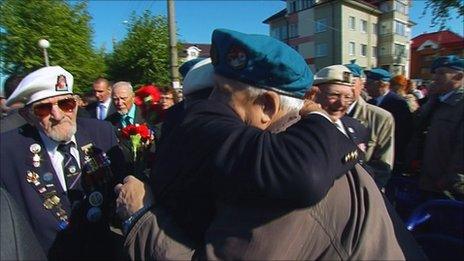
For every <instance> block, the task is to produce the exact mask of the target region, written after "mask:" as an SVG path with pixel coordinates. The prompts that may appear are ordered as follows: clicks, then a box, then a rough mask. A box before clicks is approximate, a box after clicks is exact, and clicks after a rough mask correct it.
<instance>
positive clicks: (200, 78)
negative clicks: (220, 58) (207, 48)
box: [182, 58, 214, 96]
mask: <svg viewBox="0 0 464 261" xmlns="http://www.w3.org/2000/svg"><path fill="white" fill-rule="evenodd" d="M212 87H214V68H213V65H212V64H211V59H210V58H208V59H204V60H203V61H200V62H198V63H197V64H195V65H194V66H193V67H192V68H191V69H190V70H189V72H188V73H187V75H186V76H185V79H184V86H183V88H182V89H183V94H184V95H185V96H187V95H189V94H191V93H194V92H196V91H199V90H203V89H206V88H212Z"/></svg>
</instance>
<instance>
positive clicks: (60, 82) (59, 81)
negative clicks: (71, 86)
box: [55, 74, 68, 91]
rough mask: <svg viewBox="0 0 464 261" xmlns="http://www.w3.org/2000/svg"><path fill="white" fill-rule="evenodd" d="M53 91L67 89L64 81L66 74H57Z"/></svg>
mask: <svg viewBox="0 0 464 261" xmlns="http://www.w3.org/2000/svg"><path fill="white" fill-rule="evenodd" d="M55 91H68V83H67V82H66V76H64V75H63V74H60V75H58V77H57V79H56V84H55Z"/></svg>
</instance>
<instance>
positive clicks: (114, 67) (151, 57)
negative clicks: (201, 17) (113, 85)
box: [108, 10, 170, 85]
mask: <svg viewBox="0 0 464 261" xmlns="http://www.w3.org/2000/svg"><path fill="white" fill-rule="evenodd" d="M108 65H109V75H110V76H111V78H112V79H114V80H124V81H130V82H132V83H133V84H144V83H155V84H157V85H168V84H169V82H170V72H169V33H168V23H167V19H166V17H165V16H153V15H152V14H151V12H150V11H148V10H146V11H145V12H144V13H143V14H142V15H141V16H138V17H137V16H135V14H132V16H131V18H130V21H129V23H128V33H127V35H126V37H125V38H124V39H123V40H122V41H120V42H118V43H116V44H115V45H114V46H113V53H112V55H110V57H109V59H108Z"/></svg>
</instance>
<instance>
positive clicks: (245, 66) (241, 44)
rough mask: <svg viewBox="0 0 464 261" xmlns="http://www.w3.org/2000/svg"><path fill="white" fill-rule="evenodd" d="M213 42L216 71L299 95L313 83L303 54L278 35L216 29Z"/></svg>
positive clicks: (271, 88)
mask: <svg viewBox="0 0 464 261" xmlns="http://www.w3.org/2000/svg"><path fill="white" fill-rule="evenodd" d="M211 42H212V45H211V60H212V63H213V66H214V72H215V73H217V74H219V75H221V76H224V77H226V78H229V79H234V80H237V81H240V82H243V83H246V84H249V85H252V86H256V87H258V88H263V89H269V90H273V91H275V92H278V93H281V94H284V95H288V96H292V97H298V98H302V97H303V96H304V94H305V92H306V91H307V90H308V89H309V88H311V87H312V83H313V74H312V72H311V70H310V69H309V67H308V65H307V64H306V62H305V61H304V59H303V57H302V56H301V55H300V54H299V53H298V52H296V51H295V50H294V49H292V48H291V47H290V46H288V45H286V44H284V43H283V42H281V41H279V40H277V39H275V38H272V37H270V36H266V35H256V34H244V33H240V32H236V31H232V30H226V29H216V30H214V32H213V36H212V41H211Z"/></svg>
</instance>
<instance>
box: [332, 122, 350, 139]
mask: <svg viewBox="0 0 464 261" xmlns="http://www.w3.org/2000/svg"><path fill="white" fill-rule="evenodd" d="M334 124H335V126H336V127H337V129H338V130H339V131H340V132H341V133H343V134H345V136H346V137H348V138H349V136H348V133H346V130H345V126H343V123H342V121H341V120H340V119H338V120H337V121H336V122H334Z"/></svg>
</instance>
